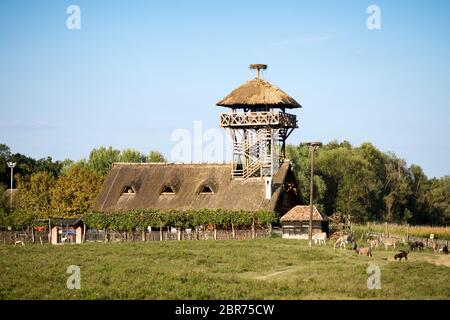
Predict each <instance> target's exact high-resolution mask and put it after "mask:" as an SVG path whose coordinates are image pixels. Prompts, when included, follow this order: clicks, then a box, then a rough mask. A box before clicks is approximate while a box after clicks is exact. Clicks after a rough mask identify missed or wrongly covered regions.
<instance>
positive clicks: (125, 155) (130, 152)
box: [120, 149, 145, 163]
mask: <svg viewBox="0 0 450 320" xmlns="http://www.w3.org/2000/svg"><path fill="white" fill-rule="evenodd" d="M120 161H121V162H130V163H141V162H145V156H144V155H142V154H141V153H140V152H139V151H138V150H134V149H125V150H122V152H121V154H120Z"/></svg>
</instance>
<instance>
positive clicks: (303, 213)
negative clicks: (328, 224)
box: [280, 205, 328, 222]
mask: <svg viewBox="0 0 450 320" xmlns="http://www.w3.org/2000/svg"><path fill="white" fill-rule="evenodd" d="M309 213H310V206H309V205H306V206H300V205H298V206H295V207H293V208H292V209H291V210H289V212H288V213H287V214H285V215H284V216H282V217H281V219H280V221H281V222H288V221H309ZM313 221H328V216H327V215H325V214H323V213H322V212H320V211H319V210H317V208H316V206H313Z"/></svg>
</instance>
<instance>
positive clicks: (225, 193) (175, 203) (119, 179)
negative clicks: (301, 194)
mask: <svg viewBox="0 0 450 320" xmlns="http://www.w3.org/2000/svg"><path fill="white" fill-rule="evenodd" d="M286 181H290V182H289V183H291V182H292V181H293V182H292V183H295V179H294V176H293V173H292V171H291V165H290V163H289V162H287V161H286V162H285V163H283V164H282V166H281V167H280V169H279V170H278V171H277V173H276V175H275V176H274V178H273V189H272V190H273V191H272V199H270V200H266V199H265V184H264V179H248V180H245V181H244V180H237V179H232V178H231V166H230V164H156V163H144V164H124V163H121V164H114V166H113V168H112V169H111V171H110V172H109V174H108V175H107V177H106V179H105V182H104V183H103V186H102V188H101V190H100V193H99V195H98V196H97V198H96V200H95V203H94V210H96V211H100V212H118V211H126V210H133V209H137V210H142V209H157V210H169V209H178V210H189V209H202V208H206V209H229V210H241V209H242V210H247V211H257V210H275V211H277V212H279V213H285V212H287V210H289V209H290V208H292V207H293V206H295V205H296V204H298V203H299V202H298V195H288V194H285V192H284V191H282V189H283V190H286V188H284V187H285V186H284V183H285V182H286ZM166 186H170V187H171V188H172V189H173V192H174V193H173V194H169V193H167V192H163V191H164V190H165V189H166V188H165V187H166ZM205 186H208V187H209V188H210V189H211V191H212V193H209V194H208V193H202V189H203V187H205ZM130 187H131V188H130ZM295 188H297V186H296V185H295ZM131 189H132V190H131ZM297 190H298V189H297ZM166 191H167V190H166ZM129 192H131V193H129ZM133 192H134V193H133Z"/></svg>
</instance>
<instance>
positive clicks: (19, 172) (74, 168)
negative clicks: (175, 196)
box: [0, 144, 165, 227]
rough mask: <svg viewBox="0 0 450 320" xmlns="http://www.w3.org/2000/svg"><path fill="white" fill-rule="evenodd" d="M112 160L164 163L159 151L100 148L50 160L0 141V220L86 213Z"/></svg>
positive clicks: (20, 221)
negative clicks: (15, 150) (81, 155)
mask: <svg viewBox="0 0 450 320" xmlns="http://www.w3.org/2000/svg"><path fill="white" fill-rule="evenodd" d="M8 161H12V162H15V163H16V167H15V168H14V186H13V187H14V188H15V189H16V191H15V192H14V193H13V205H12V208H11V207H10V196H11V195H10V194H9V193H7V192H6V190H7V189H9V188H10V178H11V173H10V169H9V168H8V166H7V162H8ZM114 162H133V163H141V162H165V158H164V156H163V155H162V154H161V153H159V152H158V151H150V152H149V154H147V155H144V154H142V153H140V152H139V151H138V150H133V149H125V150H122V151H120V150H117V149H113V148H112V147H100V148H98V149H93V150H92V151H91V152H90V154H89V157H88V158H87V159H82V160H80V161H76V162H75V161H72V160H70V159H66V160H63V161H53V160H52V158H51V157H47V158H44V159H38V160H36V159H33V158H31V157H28V156H25V155H22V154H20V153H15V154H13V153H12V152H11V150H10V148H9V147H8V146H7V145H5V144H0V221H8V223H9V224H10V225H12V226H17V227H19V226H22V225H26V224H27V223H29V222H30V221H32V220H33V219H37V218H48V217H71V216H79V215H81V214H83V213H85V212H88V211H89V210H90V208H91V206H92V204H93V202H94V200H95V197H96V196H97V194H98V192H99V190H100V187H101V185H102V183H103V179H104V177H105V176H106V174H107V173H108V172H109V170H110V169H111V166H112V164H113V163H114Z"/></svg>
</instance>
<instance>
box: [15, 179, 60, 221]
mask: <svg viewBox="0 0 450 320" xmlns="http://www.w3.org/2000/svg"><path fill="white" fill-rule="evenodd" d="M55 183H56V178H55V177H54V176H53V175H52V174H51V173H49V172H37V173H33V174H32V175H31V177H30V180H29V181H23V180H20V181H19V183H18V198H19V200H18V201H17V206H18V209H20V210H23V211H27V212H30V213H32V214H33V216H35V217H36V218H38V217H39V218H46V217H49V216H51V194H52V189H53V187H54V186H55Z"/></svg>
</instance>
